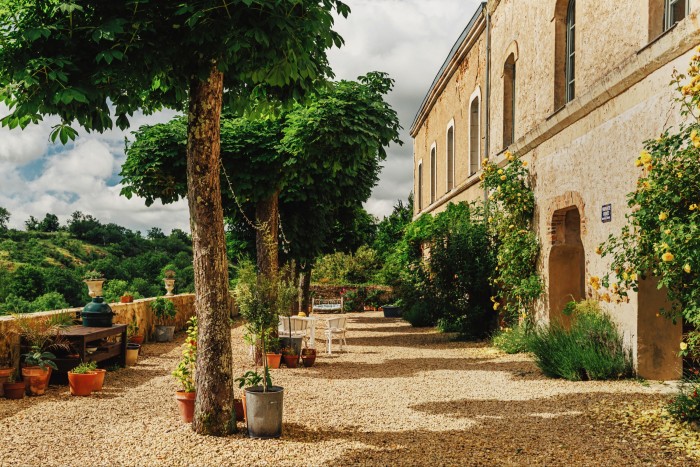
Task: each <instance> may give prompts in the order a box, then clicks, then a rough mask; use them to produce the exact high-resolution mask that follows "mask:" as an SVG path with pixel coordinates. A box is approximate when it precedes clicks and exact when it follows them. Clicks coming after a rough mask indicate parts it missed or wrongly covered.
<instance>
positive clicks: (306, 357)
mask: <svg viewBox="0 0 700 467" xmlns="http://www.w3.org/2000/svg"><path fill="white" fill-rule="evenodd" d="M301 361H302V362H303V363H304V366H305V367H307V368H308V367H312V366H314V363H316V349H312V348H309V347H306V348H304V349H303V350H302V351H301Z"/></svg>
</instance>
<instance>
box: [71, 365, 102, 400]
mask: <svg viewBox="0 0 700 467" xmlns="http://www.w3.org/2000/svg"><path fill="white" fill-rule="evenodd" d="M96 378H97V374H96V373H85V374H77V373H73V372H72V371H69V372H68V386H69V387H70V394H71V396H89V395H90V394H92V390H93V388H94V387H95V379H96Z"/></svg>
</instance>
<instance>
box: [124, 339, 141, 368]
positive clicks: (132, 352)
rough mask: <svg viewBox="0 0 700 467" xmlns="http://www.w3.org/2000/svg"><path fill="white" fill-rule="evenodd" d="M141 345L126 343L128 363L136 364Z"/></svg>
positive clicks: (128, 364) (129, 364)
mask: <svg viewBox="0 0 700 467" xmlns="http://www.w3.org/2000/svg"><path fill="white" fill-rule="evenodd" d="M140 349H141V346H140V345H138V344H133V343H131V344H126V365H127V366H134V365H136V360H138V358H139V350H140Z"/></svg>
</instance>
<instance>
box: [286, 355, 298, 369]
mask: <svg viewBox="0 0 700 467" xmlns="http://www.w3.org/2000/svg"><path fill="white" fill-rule="evenodd" d="M282 358H284V364H285V365H287V367H289V368H296V367H297V364H298V363H299V355H283V356H282Z"/></svg>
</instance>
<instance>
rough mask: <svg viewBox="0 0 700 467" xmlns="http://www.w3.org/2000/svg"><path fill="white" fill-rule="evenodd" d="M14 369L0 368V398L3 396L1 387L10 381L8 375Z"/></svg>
mask: <svg viewBox="0 0 700 467" xmlns="http://www.w3.org/2000/svg"><path fill="white" fill-rule="evenodd" d="M13 370H14V368H0V397H2V396H4V395H5V392H4V390H3V385H4V384H5V383H6V382H7V380H8V379H10V375H11V374H12V371H13Z"/></svg>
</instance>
